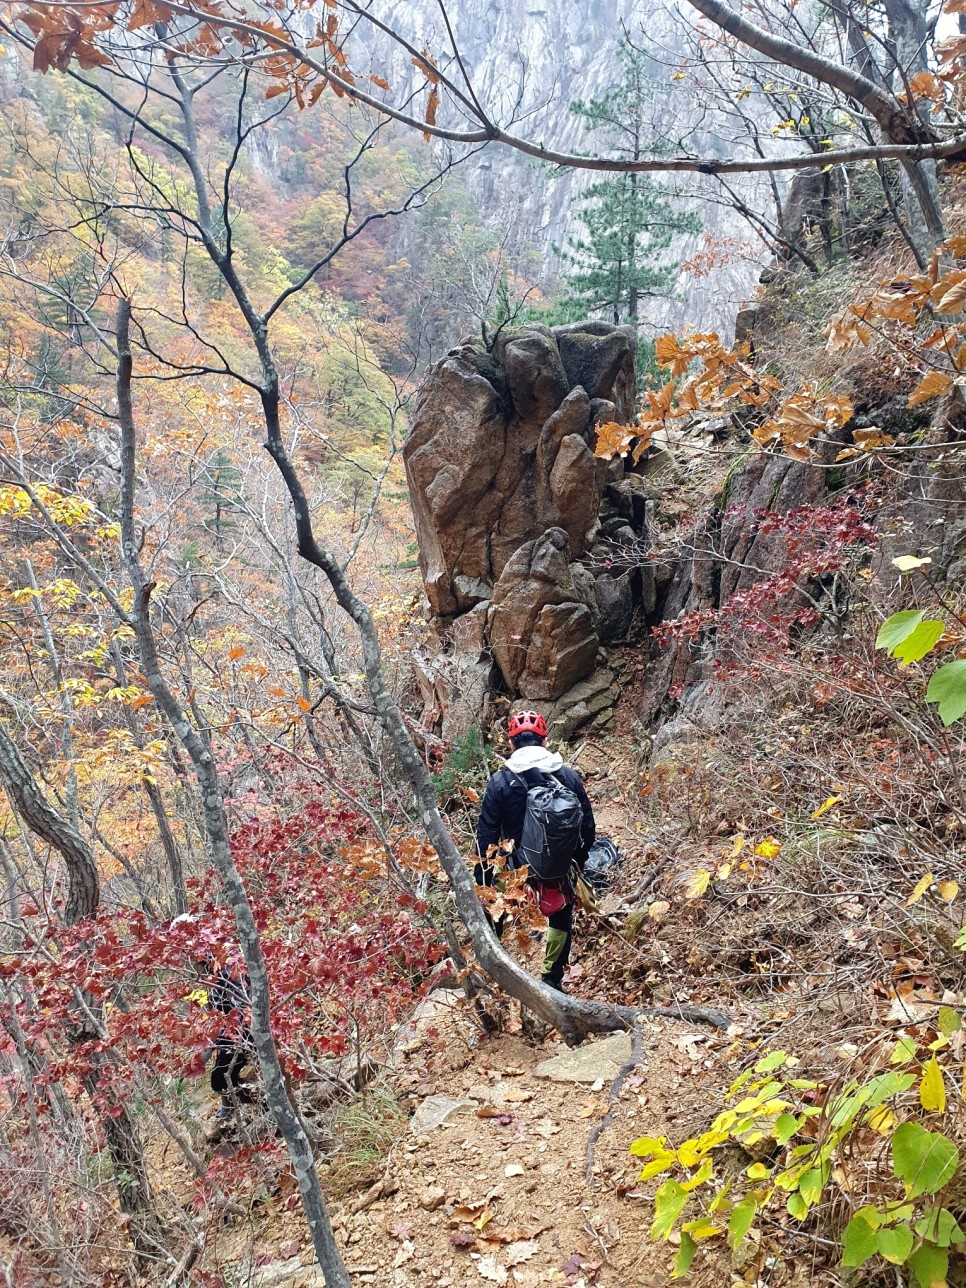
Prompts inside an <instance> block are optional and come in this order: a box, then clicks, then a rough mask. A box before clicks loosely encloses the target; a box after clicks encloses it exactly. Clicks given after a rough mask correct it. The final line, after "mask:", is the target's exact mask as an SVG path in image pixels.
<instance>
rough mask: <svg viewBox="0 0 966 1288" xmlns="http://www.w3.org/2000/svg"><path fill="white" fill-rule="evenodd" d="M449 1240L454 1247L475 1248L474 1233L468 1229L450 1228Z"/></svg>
mask: <svg viewBox="0 0 966 1288" xmlns="http://www.w3.org/2000/svg"><path fill="white" fill-rule="evenodd" d="M449 1241H450V1243H451V1244H452V1245H453V1247H454V1248H475V1247H476V1235H475V1234H470V1232H469V1230H452V1231H450V1236H449Z"/></svg>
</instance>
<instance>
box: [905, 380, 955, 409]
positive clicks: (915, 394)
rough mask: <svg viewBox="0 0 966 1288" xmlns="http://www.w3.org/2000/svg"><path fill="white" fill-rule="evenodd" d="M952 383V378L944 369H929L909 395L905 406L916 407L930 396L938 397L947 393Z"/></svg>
mask: <svg viewBox="0 0 966 1288" xmlns="http://www.w3.org/2000/svg"><path fill="white" fill-rule="evenodd" d="M952 385H953V378H952V376H948V375H947V374H946V373H945V371H929V372H927V373H926V375H924V376H923V378H922V379H921V380H920V381H919V383H918V385H916V387H915V389H913V391H912V393H911V394H910V395H909V397H908V399H907V400H906V406H907V407H918V406H919V404H920V403H924V402H928V401H929V399H930V398H938V397H939V396H940V394H944V393H948V391H949V390H950V389H951V388H952Z"/></svg>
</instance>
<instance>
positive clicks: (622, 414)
mask: <svg viewBox="0 0 966 1288" xmlns="http://www.w3.org/2000/svg"><path fill="white" fill-rule="evenodd" d="M634 357H635V354H634V342H633V337H632V335H631V334H630V333H629V332H627V331H625V330H623V329H622V328H619V327H614V326H611V325H609V324H608V323H606V322H585V323H581V324H577V325H574V326H567V327H556V328H554V329H553V330H551V329H549V328H547V327H541V326H535V327H529V328H526V329H524V330H521V331H514V332H510V333H508V334H505V335H501V336H499V337H498V339H497V341H496V343H495V344H494V345H493V347H492V350H490V351H488V350H486V349H485V348H484V347H483V346H482V344H481V343H480V342H479V341H472V340H466V341H464V342H463V343H461V344H460V345H458V346H457V347H456V348H455V349H453V350H452V351H451V352H450V353H449V355H448V356H447V357H446V358H445V359H444V360H443V361H442V362H440V363H438V364H437V365H436V366H435V367H433V368H431V369H430V371H429V373H428V375H427V377H426V380H425V381H424V383H423V386H422V388H421V390H420V392H419V396H418V398H417V401H416V406H415V410H414V415H413V422H412V428H411V431H410V435H409V438H408V440H407V443H406V446H405V448H404V451H403V459H404V461H405V465H406V473H407V477H408V479H409V486H410V496H411V499H412V506H413V513H414V515H415V520H416V536H417V540H418V545H419V561H420V567H421V570H422V574H423V581H424V584H425V587H426V594H427V597H428V599H429V603H430V608H431V610H432V613H433V615H434V617H435V619H436V621H437V624H438V627H439V633H440V647H439V650H438V651H437V652H435V653H432V654H428V655H426V656H424V657H420V658H418V659H417V660H416V672H417V678H418V683H419V688H420V691H421V694H422V697H423V700H424V708H425V710H424V721H425V722H426V723H428V724H430V725H432V726H433V727H438V728H440V730H441V731H442V733H443V735H444V737H453V736H455V735H456V734H458V733H459V732H461V731H463V730H465V729H466V728H468V727H469V725H470V724H473V723H476V722H477V720H478V719H479V717H480V715H481V713H482V710H483V708H484V706H485V704H486V698H487V694H488V691H489V688H490V680H491V679H495V680H497V682H498V683H499V682H500V681H501V680H502V686H503V688H504V689H505V691H506V692H508V693H509V694H510V695H511V696H519V697H521V698H526V699H531V700H533V701H534V702H538V703H541V704H543V705H544V706H546V705H547V704H552V714H553V716H554V718H555V719H556V720H557V721H558V722H559V724H560V727H561V731H567V732H569V731H570V730H571V729H572V728H573V727H576V725H579V724H580V723H581V722H583V721H586V720H588V719H591V718H593V717H594V716H597V715H599V714H600V713H601V712H602V711H603V710H604V709H605V708H606V706H607V705H609V704H611V703H612V702H613V700H614V698H615V696H616V692H617V690H616V688H615V686H614V682H613V675H612V674H611V673H610V672H604V673H602V674H600V675H599V676H598V678H597V679H594V678H590V679H589V678H588V677H592V673H593V672H594V669H595V667H596V665H597V661H598V651H599V646H600V643H601V640H602V639H607V640H611V639H615V638H617V637H618V636H620V635H622V634H624V633H625V632H626V630H627V628H628V625H629V623H630V611H631V607H632V601H631V587H630V583H629V581H628V579H627V578H626V577H625V578H621V577H620V576H612V575H610V574H609V573H601V572H599V571H598V574H597V575H598V580H597V581H595V576H594V574H593V573H592V572H591V571H590V570H589V569H588V568H587V567H584V566H583V564H582V563H581V562H580V561H581V559H582V558H583V557H584V556H586V555H588V552H590V551H591V550H592V549H593V550H594V551H598V547H599V543H598V544H597V545H595V541H596V540H597V537H598V534H599V532H600V525H601V516H602V514H603V516H604V519H605V522H606V523H608V524H613V522H614V519H615V515H616V514H617V512H616V511H615V509H614V504H613V503H612V502H605V504H604V508H603V511H602V509H601V503H602V498H603V494H604V490H605V488H607V487H608V485H609V484H611V483H614V482H615V481H616V480H619V478H620V476H621V475H622V474H623V467H622V465H621V464H620V462H616V463H608V462H605V461H601V460H599V459H598V458H597V457H595V455H594V450H593V449H594V435H595V426H596V425H597V424H599V423H601V422H602V421H605V420H620V421H622V422H625V423H626V422H627V421H629V420H630V419H631V417H632V416H633V414H634ZM625 508H626V509H627V513H628V517H629V518H632V514H631V509H632V505H631V502H630V501H628V502H627V505H626V506H625ZM641 514H642V515H643V510H642V511H641ZM617 517H618V518H619V516H617ZM618 526H621V527H625V526H626V524H625V521H624V520H623V519H622V518H620V521H619V525H618ZM628 530H630V529H628ZM634 536H635V533H634V532H633V531H631V537H632V538H633V537H634ZM595 558H596V556H595ZM591 562H593V560H592V561H591ZM494 664H495V666H496V667H497V668H498V669H499V676H496V675H491V671H492V668H493V666H494Z"/></svg>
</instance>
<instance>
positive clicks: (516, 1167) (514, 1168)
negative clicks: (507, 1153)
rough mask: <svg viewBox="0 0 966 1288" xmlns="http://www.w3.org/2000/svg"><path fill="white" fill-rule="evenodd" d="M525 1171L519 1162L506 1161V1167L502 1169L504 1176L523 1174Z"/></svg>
mask: <svg viewBox="0 0 966 1288" xmlns="http://www.w3.org/2000/svg"><path fill="white" fill-rule="evenodd" d="M526 1171H527V1169H526V1168H525V1167H522V1166H521V1165H520V1164H519V1163H507V1165H506V1167H504V1169H503V1175H504V1176H506V1177H510V1176H525V1175H526Z"/></svg>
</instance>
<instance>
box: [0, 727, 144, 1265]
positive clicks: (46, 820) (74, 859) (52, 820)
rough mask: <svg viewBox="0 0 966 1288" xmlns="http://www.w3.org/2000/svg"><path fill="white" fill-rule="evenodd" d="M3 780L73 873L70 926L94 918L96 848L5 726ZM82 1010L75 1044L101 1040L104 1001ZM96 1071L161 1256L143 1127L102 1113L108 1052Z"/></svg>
mask: <svg viewBox="0 0 966 1288" xmlns="http://www.w3.org/2000/svg"><path fill="white" fill-rule="evenodd" d="M0 782H2V783H3V785H4V787H5V788H6V790H7V793H8V795H9V796H10V799H11V800H12V801H13V804H14V808H15V809H16V811H17V813H18V814H19V815H20V817H21V818H22V819H23V821H24V822H25V823H26V825H27V826H28V827H29V828H30V830H31V831H32V832H33V833H34V834H35V835H37V836H39V837H40V839H41V840H42V841H44V842H46V844H47V845H49V846H51V847H52V848H53V849H55V850H57V851H58V853H59V854H60V855H61V856H62V858H63V860H64V866H65V868H66V870H67V905H66V908H65V912H64V920H65V921H66V922H67V924H68V925H69V926H72V925H76V924H77V923H78V922H80V921H86V920H88V919H90V918H91V917H93V916H94V915H95V914H96V912H97V909H98V905H99V903H100V883H99V882H98V879H97V865H96V864H95V862H94V855H93V853H92V852H91V848H90V846H89V845H88V844H87V842H86V841H85V840H84V838H83V837H82V836H81V835H80V833H79V832H78V831H77V830H76V828H74V827H73V826H72V825H71V824H70V823H68V822H67V820H66V819H65V818H62V817H61V815H60V814H59V813H58V812H57V810H55V809H54V808H53V806H52V805H51V804H50V802H49V801H48V800H47V798H46V796H45V795H44V793H43V791H42V790H41V788H40V786H39V784H38V783H37V781H36V779H35V778H34V776H33V774H32V773H31V772H30V768H29V766H28V765H27V763H26V761H25V760H24V758H23V756H22V755H21V754H20V750H19V748H18V747H17V745H16V744H15V743H14V741H13V739H12V738H11V737H10V735H9V734H8V733H7V730H6V729H5V728H4V726H3V725H2V724H0ZM82 1001H83V1006H82V1007H80V1009H79V1014H78V1023H77V1024H76V1026H75V1028H74V1031H73V1033H72V1034H71V1035H70V1041H71V1043H72V1044H73V1045H74V1046H77V1045H79V1044H80V1043H82V1042H91V1041H96V1040H97V1039H98V1038H100V1036H101V1034H100V1033H99V1032H97V1031H93V1032H92V1031H91V1023H90V1020H89V1019H88V1018H87V1016H85V1015H84V1011H85V1010H86V1011H87V1012H88V1013H89V1014H90V1015H92V1016H94V1017H95V1019H96V1017H97V1014H98V1010H99V1003H98V1002H96V1001H95V1000H94V999H93V998H91V997H89V996H85V997H83V999H82ZM90 1058H91V1062H92V1064H93V1065H94V1071H93V1072H92V1073H90V1074H88V1075H86V1076H85V1078H84V1089H85V1091H86V1092H87V1094H88V1096H89V1097H90V1099H91V1103H92V1104H93V1105H94V1108H95V1111H96V1112H97V1116H98V1120H99V1122H100V1124H101V1127H102V1129H103V1131H104V1136H105V1138H106V1140H107V1147H108V1153H109V1154H110V1156H111V1169H112V1172H113V1176H114V1185H115V1188H116V1190H117V1197H118V1203H119V1205H120V1208H121V1211H122V1212H123V1213H124V1214H125V1215H126V1216H129V1217H130V1218H131V1240H132V1242H133V1244H134V1246H135V1248H136V1249H137V1251H138V1252H140V1253H145V1254H147V1253H152V1254H155V1253H156V1252H157V1249H158V1244H159V1241H160V1238H161V1234H162V1229H161V1224H160V1221H159V1220H158V1215H157V1212H156V1210H155V1207H154V1201H153V1198H152V1195H151V1185H150V1182H149V1180H148V1173H147V1167H146V1166H145V1162H144V1151H143V1149H142V1147H141V1140H140V1136H139V1134H138V1130H137V1126H136V1124H135V1122H134V1119H133V1118H132V1117H131V1115H130V1113H129V1111H128V1109H127V1106H126V1105H124V1104H122V1103H121V1102H119V1101H117V1100H114V1099H113V1098H111V1100H110V1103H109V1104H108V1106H107V1110H108V1112H101V1110H100V1105H99V1100H100V1090H99V1083H100V1074H101V1073H102V1071H103V1070H104V1069H105V1067H106V1065H107V1063H108V1056H107V1054H105V1053H104V1052H99V1051H95V1052H93V1053H92V1054H91V1057H90Z"/></svg>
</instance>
